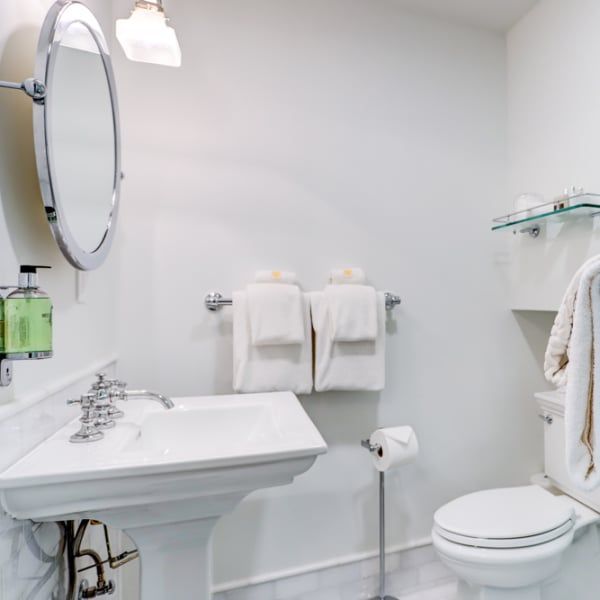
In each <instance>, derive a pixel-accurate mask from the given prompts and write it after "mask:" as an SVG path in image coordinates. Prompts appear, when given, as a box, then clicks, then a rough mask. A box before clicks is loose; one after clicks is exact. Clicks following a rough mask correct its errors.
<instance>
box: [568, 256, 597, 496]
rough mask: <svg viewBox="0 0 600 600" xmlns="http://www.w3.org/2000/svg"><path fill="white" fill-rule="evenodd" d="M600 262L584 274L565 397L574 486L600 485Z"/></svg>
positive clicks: (587, 487)
mask: <svg viewBox="0 0 600 600" xmlns="http://www.w3.org/2000/svg"><path fill="white" fill-rule="evenodd" d="M599 411H600V262H595V263H593V264H591V265H590V266H588V268H587V269H585V271H584V272H583V273H582V275H581V279H580V282H579V286H578V288H577V294H576V297H575V305H574V311H573V333H572V335H571V340H570V343H569V363H568V377H567V387H566V393H565V446H566V453H567V469H568V471H569V474H570V476H571V478H572V480H573V481H574V483H575V484H576V485H577V486H578V487H580V488H581V489H585V490H591V489H593V488H596V487H597V486H598V485H599V484H600V469H599V467H600V430H599V426H600V422H598V423H596V417H597V415H600V412H599Z"/></svg>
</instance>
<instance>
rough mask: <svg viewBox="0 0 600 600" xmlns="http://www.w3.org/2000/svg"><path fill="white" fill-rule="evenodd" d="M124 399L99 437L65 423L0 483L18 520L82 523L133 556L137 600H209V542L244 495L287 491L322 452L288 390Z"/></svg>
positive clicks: (317, 436) (320, 443) (322, 446)
mask: <svg viewBox="0 0 600 600" xmlns="http://www.w3.org/2000/svg"><path fill="white" fill-rule="evenodd" d="M174 402H175V408H173V409H171V410H165V409H163V408H162V407H161V406H159V405H157V404H155V403H153V402H147V401H143V400H140V401H135V402H133V401H131V402H129V403H128V404H127V405H126V406H125V408H126V414H125V417H124V418H123V419H121V420H120V421H119V422H118V424H117V427H116V428H115V429H113V430H110V431H108V432H107V433H106V436H105V438H104V439H103V440H100V441H98V442H92V443H89V444H71V443H69V436H70V435H71V434H72V433H74V432H75V431H76V430H77V429H78V425H79V423H78V421H77V420H75V421H73V422H72V423H70V424H68V425H67V426H65V427H64V428H62V429H61V430H59V431H58V432H57V433H56V434H54V435H53V436H52V437H50V438H49V439H47V440H46V441H44V442H42V443H41V444H40V445H39V446H38V447H37V448H35V449H34V450H32V451H31V452H30V453H29V454H27V455H26V456H25V457H23V458H22V459H21V460H19V461H18V462H17V463H15V464H14V465H13V466H11V467H10V468H9V469H7V470H6V471H4V472H3V473H2V474H0V502H1V504H2V506H3V508H4V510H5V511H6V512H7V513H9V514H10V515H12V516H13V517H15V518H18V519H33V520H35V521H62V520H69V519H80V518H90V519H97V520H99V521H103V522H104V523H106V524H108V525H111V526H113V527H116V528H118V529H122V530H124V531H126V532H127V533H128V534H129V536H130V537H131V538H132V539H133V540H134V541H135V543H136V545H137V546H138V549H139V551H140V557H141V572H142V582H141V585H142V598H143V600H164V599H165V598H197V599H198V600H207V599H209V598H210V591H209V590H210V537H211V534H212V531H213V528H214V525H215V524H216V522H217V520H218V519H219V517H221V516H222V515H223V514H226V513H228V512H230V511H231V510H233V508H235V506H236V505H237V504H238V503H239V502H240V501H241V500H242V499H243V498H244V497H245V496H246V495H247V494H249V493H250V492H252V491H254V490H257V489H260V488H266V487H272V486H277V485H285V484H289V483H291V482H292V481H293V479H294V477H295V476H297V475H300V474H301V473H303V472H304V471H306V470H307V469H309V468H310V467H311V466H312V464H313V462H314V461H315V459H316V457H317V455H319V454H322V453H324V452H326V451H327V445H326V444H325V442H324V440H323V438H322V437H321V435H320V434H319V432H318V431H317V429H316V428H315V426H314V425H313V423H312V421H311V420H310V419H309V417H308V415H307V414H306V413H305V412H304V409H303V408H302V406H301V405H300V403H299V402H298V399H297V398H296V397H295V396H294V394H292V393H290V392H277V393H271V394H247V395H233V396H206V397H197V398H178V399H174Z"/></svg>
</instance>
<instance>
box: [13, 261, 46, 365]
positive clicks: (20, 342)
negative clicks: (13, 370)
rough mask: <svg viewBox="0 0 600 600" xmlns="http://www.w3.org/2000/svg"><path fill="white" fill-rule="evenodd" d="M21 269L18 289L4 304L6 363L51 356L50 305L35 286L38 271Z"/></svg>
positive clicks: (31, 267)
mask: <svg viewBox="0 0 600 600" xmlns="http://www.w3.org/2000/svg"><path fill="white" fill-rule="evenodd" d="M49 268H50V267H44V266H38V265H22V266H21V270H20V273H19V285H18V287H17V289H16V290H15V291H14V292H12V293H11V294H9V295H8V296H7V297H6V299H5V300H4V351H3V355H4V356H5V357H6V358H7V359H9V360H27V359H37V358H50V357H51V356H52V301H51V300H50V297H49V296H48V294H46V292H44V291H43V290H42V289H40V287H39V286H38V276H37V270H38V269H49Z"/></svg>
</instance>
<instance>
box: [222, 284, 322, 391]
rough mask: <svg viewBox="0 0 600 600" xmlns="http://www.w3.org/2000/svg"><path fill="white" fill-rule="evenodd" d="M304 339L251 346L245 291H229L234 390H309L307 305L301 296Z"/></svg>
mask: <svg viewBox="0 0 600 600" xmlns="http://www.w3.org/2000/svg"><path fill="white" fill-rule="evenodd" d="M302 300H303V318H304V342H302V343H301V344H286V345H279V346H254V345H253V344H252V340H251V337H250V323H249V319H248V306H247V302H246V301H247V296H246V292H234V294H233V388H234V390H235V391H236V392H282V391H292V392H295V393H296V394H310V392H311V391H312V339H311V329H310V306H309V301H308V298H306V297H305V296H303V298H302Z"/></svg>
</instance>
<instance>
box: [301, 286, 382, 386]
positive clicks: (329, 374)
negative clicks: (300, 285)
mask: <svg viewBox="0 0 600 600" xmlns="http://www.w3.org/2000/svg"><path fill="white" fill-rule="evenodd" d="M310 304H311V313H312V320H313V328H314V330H315V390H316V391H317V392H324V391H327V390H366V391H380V390H382V389H383V388H384V387H385V297H384V294H383V293H381V292H378V293H377V320H378V332H377V339H376V340H375V341H374V342H334V341H333V340H332V339H331V328H330V324H329V318H330V317H329V311H328V307H327V302H326V299H325V292H313V293H312V294H310Z"/></svg>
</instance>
